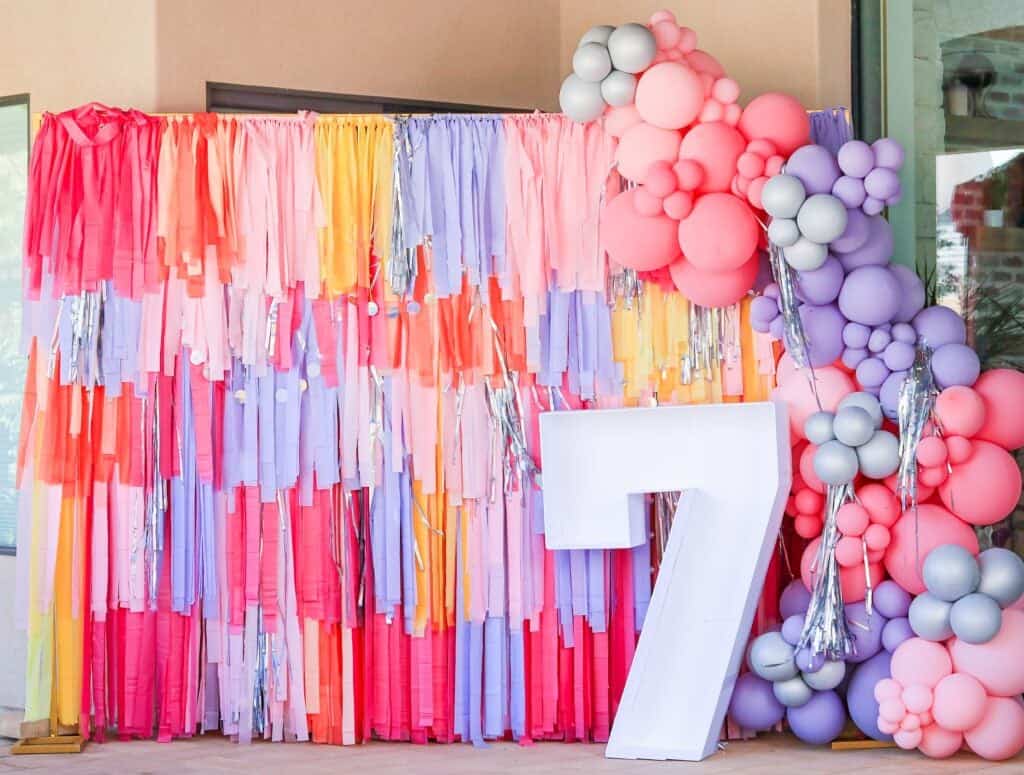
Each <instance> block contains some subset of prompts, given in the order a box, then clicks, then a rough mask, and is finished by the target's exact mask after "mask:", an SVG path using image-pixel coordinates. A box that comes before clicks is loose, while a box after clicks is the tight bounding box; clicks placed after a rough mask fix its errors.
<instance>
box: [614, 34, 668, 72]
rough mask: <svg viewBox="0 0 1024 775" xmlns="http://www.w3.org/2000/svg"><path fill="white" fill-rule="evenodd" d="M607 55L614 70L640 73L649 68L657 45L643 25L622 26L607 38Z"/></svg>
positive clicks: (656, 50)
mask: <svg viewBox="0 0 1024 775" xmlns="http://www.w3.org/2000/svg"><path fill="white" fill-rule="evenodd" d="M608 53H609V54H610V55H611V59H612V64H613V65H615V69H616V70H623V71H625V72H627V73H640V72H643V71H644V70H646V69H647V68H648V67H650V66H651V62H653V61H654V57H655V55H656V54H657V53H658V45H657V43H656V42H655V40H654V34H653V33H652V32H651V31H650V30H649V29H647V27H646V26H645V25H643V24H636V23H632V22H631V23H630V24H623V25H620V26H618V27H616V28H615V29H614V30H613V31H612V33H611V34H610V35H609V36H608Z"/></svg>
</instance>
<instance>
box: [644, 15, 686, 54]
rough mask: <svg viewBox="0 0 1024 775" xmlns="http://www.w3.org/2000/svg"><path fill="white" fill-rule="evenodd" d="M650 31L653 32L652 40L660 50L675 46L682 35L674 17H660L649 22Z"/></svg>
mask: <svg viewBox="0 0 1024 775" xmlns="http://www.w3.org/2000/svg"><path fill="white" fill-rule="evenodd" d="M651 32H653V33H654V42H655V43H656V44H657V45H658V48H659V49H660V50H662V51H666V50H668V49H670V48H675V47H676V46H678V45H679V40H680V39H681V38H682V35H681V34H680V32H679V25H678V24H676V22H675V20H674V19H662V20H660V21H656V22H655V21H652V22H651Z"/></svg>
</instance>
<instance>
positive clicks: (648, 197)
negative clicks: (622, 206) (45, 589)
mask: <svg viewBox="0 0 1024 775" xmlns="http://www.w3.org/2000/svg"><path fill="white" fill-rule="evenodd" d="M633 207H635V208H636V211H637V213H639V214H640V215H645V216H647V217H651V216H654V215H658V214H659V213H661V199H659V198H658V197H657V196H655V195H654V194H653V193H651V191H650V189H648V188H647V187H646V186H639V187H637V189H636V193H635V194H634V196H633Z"/></svg>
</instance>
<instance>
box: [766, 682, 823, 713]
mask: <svg viewBox="0 0 1024 775" xmlns="http://www.w3.org/2000/svg"><path fill="white" fill-rule="evenodd" d="M772 694H774V695H775V699H777V700H778V701H779V702H781V703H782V704H783V705H785V706H786V707H787V708H799V707H800V706H801V705H806V704H807V703H808V702H810V701H811V697H812V696H813V695H814V692H813V691H811V687H810V686H808V685H807V684H805V683H804V679H803V678H801V677H800V676H795V677H793V678H790V679H789V680H788V681H776V682H775V683H773V684H772Z"/></svg>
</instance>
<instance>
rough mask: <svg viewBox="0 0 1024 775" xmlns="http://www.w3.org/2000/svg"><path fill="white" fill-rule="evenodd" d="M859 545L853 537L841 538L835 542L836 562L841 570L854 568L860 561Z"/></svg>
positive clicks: (860, 551)
mask: <svg viewBox="0 0 1024 775" xmlns="http://www.w3.org/2000/svg"><path fill="white" fill-rule="evenodd" d="M861 553H862V549H861V543H860V539H859V538H855V537H854V536H843V537H842V538H840V539H839V540H838V541H837V542H836V562H838V563H839V565H840V567H843V568H854V567H856V566H857V565H858V564H859V563H860V561H861Z"/></svg>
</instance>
